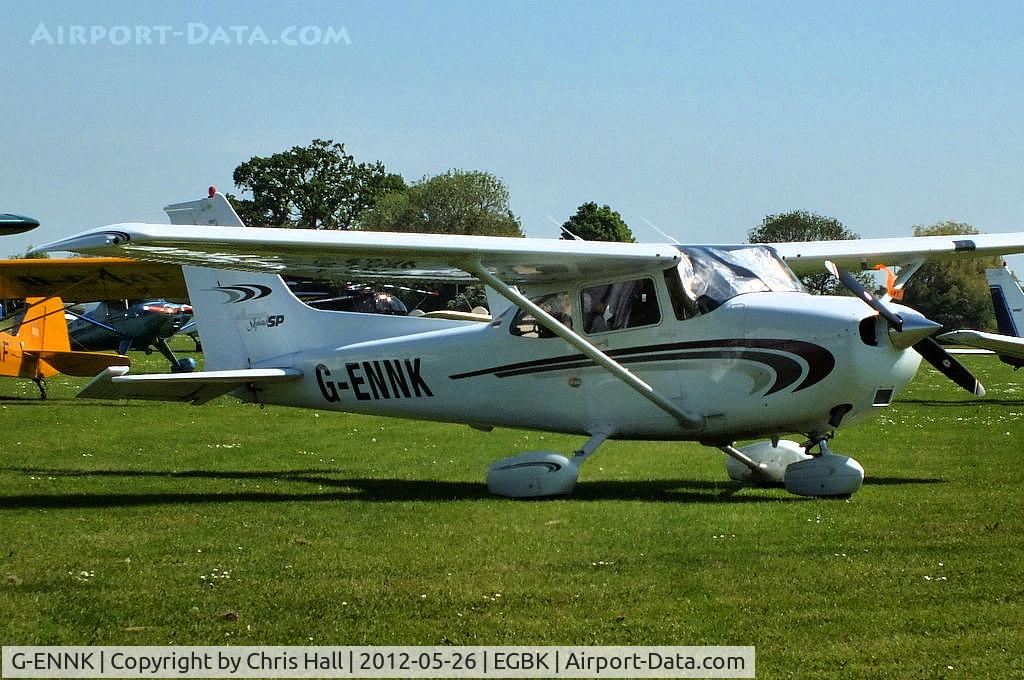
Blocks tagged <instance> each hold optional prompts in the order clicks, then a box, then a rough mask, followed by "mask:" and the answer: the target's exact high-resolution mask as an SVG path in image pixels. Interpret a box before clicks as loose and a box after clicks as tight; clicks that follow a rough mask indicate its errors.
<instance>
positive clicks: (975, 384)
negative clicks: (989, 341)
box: [825, 261, 985, 397]
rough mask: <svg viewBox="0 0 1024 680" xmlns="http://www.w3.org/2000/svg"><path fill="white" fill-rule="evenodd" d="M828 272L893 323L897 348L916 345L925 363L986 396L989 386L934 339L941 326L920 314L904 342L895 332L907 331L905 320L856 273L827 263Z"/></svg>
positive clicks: (972, 390)
mask: <svg viewBox="0 0 1024 680" xmlns="http://www.w3.org/2000/svg"><path fill="white" fill-rule="evenodd" d="M825 269H827V270H828V271H829V273H830V274H832V276H834V277H836V278H837V279H839V280H840V281H841V282H842V284H843V285H844V286H846V287H847V288H848V289H849V290H850V292H852V293H853V294H854V295H856V296H857V297H859V298H860V299H861V300H863V301H864V302H866V303H867V304H868V305H870V307H871V308H872V309H874V310H875V311H876V312H878V313H879V314H881V315H882V317H883V318H884V319H885V320H886V321H887V322H888V323H889V327H890V328H891V329H892V330H890V331H889V336H890V337H891V338H892V340H893V344H894V345H895V346H896V347H899V348H900V349H903V348H906V347H908V346H912V347H913V348H914V349H915V350H917V352H918V354H920V355H921V356H922V357H923V358H924V360H925V361H927V362H928V363H929V364H931V365H932V366H934V367H935V368H936V370H938V371H939V372H940V373H942V374H943V375H944V376H946V377H947V378H949V379H950V380H952V381H953V382H955V383H956V384H957V385H959V386H960V387H962V388H964V389H965V390H967V391H968V392H970V393H971V394H973V395H974V396H976V397H984V396H985V387H984V385H982V384H981V381H980V380H978V379H977V378H975V377H974V376H973V375H972V374H971V372H970V371H968V370H967V369H966V368H965V367H964V365H963V364H961V363H960V362H959V361H957V360H956V359H954V358H953V355H952V354H950V353H949V352H947V351H946V350H945V349H943V347H942V345H940V344H939V343H938V342H937V341H936V340H935V338H933V337H931V334H932V333H934V332H935V331H936V330H938V329H939V327H940V326H939V324H937V323H935V322H933V321H929V320H928V319H926V318H924V317H923V316H920V315H917V318H914V317H910V319H911V321H910V324H909V326H908V328H907V334H906V336H905V337H904V338H902V342H901V341H900V339H899V338H898V336H897V335H896V334H894V333H893V331H896V332H897V333H900V332H902V331H903V326H904V320H903V317H901V316H900V315H898V314H896V313H895V312H893V311H891V310H890V309H889V308H887V307H886V306H885V305H884V304H883V303H882V301H881V300H879V299H878V298H876V297H875V296H874V295H872V294H871V293H870V292H869V291H868V290H867V289H866V288H864V286H862V285H861V283H860V281H858V280H857V279H856V278H854V276H853V275H852V274H850V273H849V272H847V271H844V270H842V269H840V268H839V267H837V266H836V265H835V263H834V262H829V261H826V262H825ZM922 335H926V336H927V337H924V338H921V339H917V338H919V337H920V336H922ZM911 343H913V344H911Z"/></svg>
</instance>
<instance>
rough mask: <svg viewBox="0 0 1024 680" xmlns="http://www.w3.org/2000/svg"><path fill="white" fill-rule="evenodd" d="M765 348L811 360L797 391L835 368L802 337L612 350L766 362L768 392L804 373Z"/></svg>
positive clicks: (553, 361)
mask: <svg viewBox="0 0 1024 680" xmlns="http://www.w3.org/2000/svg"><path fill="white" fill-rule="evenodd" d="M758 350H760V351H758ZM764 350H772V351H775V352H786V353H788V354H793V355H796V356H798V357H800V358H801V359H803V360H804V361H805V362H806V363H807V366H808V371H807V376H806V377H805V378H804V380H803V382H801V383H800V384H799V385H798V386H797V387H796V389H795V390H794V392H798V391H800V390H802V389H805V388H807V387H810V386H811V385H814V384H816V383H818V382H820V381H821V380H823V379H824V378H825V377H826V376H827V375H828V374H829V373H831V372H832V370H833V368H835V357H834V356H833V355H832V353H831V352H829V351H828V350H827V349H825V348H824V347H821V346H820V345H815V344H812V343H809V342H804V341H802V340H708V341H701V342H681V343H668V344H661V345H648V346H643V347H630V348H625V349H619V350H614V351H612V352H609V353H608V354H609V356H611V357H613V358H616V359H617V360H618V361H619V362H620V363H623V364H630V363H646V362H653V361H668V360H684V361H685V360H696V359H743V360H748V361H755V362H757V363H762V364H765V365H767V366H769V367H770V368H771V369H772V370H773V371H775V374H776V379H775V383H774V384H773V385H772V387H771V389H769V390H768V392H766V396H767V395H768V394H773V393H775V392H778V391H779V390H782V389H785V388H786V387H789V386H790V385H792V384H793V383H794V382H796V380H797V379H798V378H799V377H800V375H801V374H802V372H803V369H802V367H801V365H800V364H799V363H798V362H797V361H795V360H794V359H792V358H790V357H786V356H783V355H779V354H773V353H771V352H769V351H764ZM594 365H595V364H594V362H592V361H591V360H590V359H587V358H586V357H584V356H583V355H582V354H570V355H564V356H560V357H551V358H548V359H535V360H532V361H523V362H519V363H515V364H506V365H504V366H496V367H493V368H486V369H481V370H477V371H469V372H466V373H458V374H455V375H452V376H450V378H451V379H452V380H461V379H463V378H473V377H477V376H482V375H492V374H493V375H495V376H496V377H499V378H506V377H510V376H517V375H528V374H531V373H546V372H550V371H560V370H569V369H573V368H585V367H588V366H594Z"/></svg>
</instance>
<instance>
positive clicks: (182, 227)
mask: <svg viewBox="0 0 1024 680" xmlns="http://www.w3.org/2000/svg"><path fill="white" fill-rule="evenodd" d="M167 212H168V214H169V215H170V217H171V221H172V223H173V225H155V224H137V223H132V224H115V225H111V226H107V227H101V228H98V229H94V230H91V231H88V232H84V233H82V234H79V235H77V236H72V237H70V238H67V239H64V240H61V241H56V242H54V243H49V244H47V245H45V246H42V247H40V248H39V249H38V250H40V251H75V252H79V253H86V254H95V255H99V254H116V255H122V256H128V257H134V258H138V259H141V260H151V261H157V262H166V263H175V264H181V265H185V266H184V275H185V278H186V281H187V283H188V288H189V298H190V300H191V302H192V305H193V310H194V313H195V317H196V319H197V320H198V323H199V328H200V331H201V335H202V342H203V348H204V351H205V357H206V365H205V370H204V371H202V372H197V373H190V374H167V375H130V374H128V370H127V369H122V368H116V367H115V368H113V369H110V370H108V371H105V372H104V373H102V374H100V375H99V376H97V377H96V379H94V380H93V381H92V382H91V383H90V384H89V385H88V386H87V387H86V388H85V389H84V390H83V391H82V393H81V394H80V395H79V396H82V397H101V398H142V399H160V400H177V401H189V402H192V403H194V404H201V403H204V402H206V401H208V400H210V399H213V398H215V397H217V396H220V395H222V394H226V393H229V392H230V393H232V394H233V395H234V396H236V397H238V398H240V399H243V400H246V401H252V402H259V403H263V404H280V405H287V406H299V407H305V408H315V409H321V410H323V409H332V410H337V411H350V412H356V413H368V414H377V415H387V416H400V417H404V418H419V419H425V420H438V421H447V422H456V423H466V424H468V425H471V426H473V427H478V428H482V429H490V428H492V427H494V426H507V427H520V428H532V429H539V430H551V431H557V432H565V433H573V434H579V435H584V436H587V437H588V439H587V440H586V442H585V443H584V444H583V445H582V446H581V448H580V449H579V450H578V451H576V452H575V455H574V457H573V458H572V459H569V458H567V457H565V456H563V455H560V454H558V453H554V452H551V451H534V452H526V453H520V454H518V455H513V456H512V457H510V458H506V459H504V460H501V461H498V462H497V463H495V464H493V465H492V466H491V467H490V468H489V470H488V474H487V482H488V487H489V488H490V489H491V491H492V492H494V493H497V494H501V495H506V496H515V497H533V496H545V495H554V494H565V493H569V492H570V491H572V489H573V488H574V486H575V484H576V479H577V475H578V472H579V466H580V464H582V463H583V461H584V460H586V459H587V458H588V457H589V456H590V455H591V454H593V453H594V451H595V450H596V449H597V448H598V446H600V445H601V444H602V443H603V442H604V441H605V440H608V439H655V440H690V441H698V442H701V443H703V444H706V445H708V446H713V447H717V448H719V449H720V450H722V451H723V452H725V453H726V454H727V455H728V456H729V459H727V462H728V463H729V466H728V467H729V472H730V475H731V476H732V477H733V478H735V479H742V480H749V481H753V482H757V483H774V484H785V486H786V488H787V489H789V490H790V491H791V492H793V493H797V494H801V495H809V496H844V495H848V494H851V493H853V492H854V491H856V490H857V489H858V488H859V487H860V485H861V482H862V480H863V476H864V471H863V469H862V468H861V466H860V465H859V464H858V463H857V462H856V461H855V460H853V459H851V458H848V457H846V456H841V455H837V454H834V453H831V452H830V451H829V447H828V443H827V442H828V441H829V439H830V438H831V437H832V434H833V432H834V431H835V430H837V429H839V428H840V427H846V426H848V425H852V424H854V423H856V422H859V421H861V420H863V419H864V418H866V417H868V416H870V415H872V414H874V413H876V412H878V411H879V410H881V409H883V408H885V407H886V406H888V405H889V404H890V403H891V402H892V400H893V398H894V396H895V395H896V394H897V393H898V392H899V391H900V389H902V388H903V387H904V386H905V385H906V384H907V383H908V382H909V381H910V379H911V378H912V377H913V376H914V373H915V372H916V370H917V368H918V365H919V364H920V361H921V358H922V356H923V357H924V358H925V359H927V360H928V361H929V362H931V363H932V364H933V365H935V366H936V367H937V368H938V369H939V370H941V371H943V372H944V373H945V374H946V375H948V376H950V377H951V378H952V379H953V380H954V381H956V382H957V383H958V384H960V385H961V386H963V387H964V388H966V389H968V390H969V391H971V392H972V393H974V394H976V395H979V396H980V395H982V394H983V393H984V390H983V388H982V387H981V385H980V384H979V383H978V381H977V380H975V379H974V377H973V376H972V375H971V374H970V373H969V372H967V371H966V369H964V368H963V367H962V366H960V365H959V364H958V363H957V362H956V361H955V360H954V359H953V358H952V357H951V356H949V354H947V353H946V352H945V350H943V349H942V348H941V347H940V346H939V345H938V343H936V342H935V340H934V339H933V338H932V337H931V335H932V334H933V333H934V332H935V331H936V330H937V329H938V325H937V324H934V323H932V322H930V321H928V320H927V319H925V318H924V317H922V316H921V315H920V314H919V313H917V312H915V311H913V310H912V309H909V308H907V307H903V306H899V305H887V304H886V302H883V301H880V300H877V299H875V298H874V297H873V296H872V295H871V294H870V293H867V292H866V291H864V290H863V289H862V288H860V286H859V285H858V284H857V282H856V279H854V278H853V277H852V276H851V275H850V274H848V273H847V272H846V271H845V270H844V269H843V268H856V269H861V268H869V267H871V266H873V265H874V264H876V263H879V262H885V263H887V264H890V265H902V269H901V278H902V279H903V280H902V281H898V282H897V285H902V283H905V278H906V277H907V276H908V274H905V272H912V271H913V270H914V269H916V268H917V267H918V266H920V264H921V263H922V262H924V261H925V260H928V259H935V258H939V259H941V258H954V257H970V256H974V255H992V254H1006V253H1016V252H1022V251H1024V233H1015V234H992V235H984V236H972V237H962V238H961V237H945V236H937V237H926V238H899V239H878V240H859V241H839V242H812V243H784V244H775V245H774V246H772V247H768V246H758V245H753V246H752V245H726V246H710V245H698V246H676V245H654V244H625V243H599V242H589V241H558V240H544V239H520V238H497V237H474V236H443V235H440V236H439V235H423V234H391V233H378V232H359V231H347V232H345V231H341V232H339V231H307V230H297V229H266V228H240V227H244V225H243V224H242V222H241V220H239V218H238V216H237V215H236V214H235V212H234V211H233V210H232V209H231V206H230V204H229V203H228V202H227V200H226V199H225V198H224V196H223V195H221V194H219V193H216V192H215V190H214V189H213V188H212V187H211V190H210V196H209V198H206V199H202V200H199V201H191V202H188V203H181V204H177V205H172V206H169V207H168V208H167ZM787 265H788V266H787ZM825 266H827V267H828V268H829V269H830V271H832V273H833V274H834V275H836V276H838V277H839V278H840V279H841V280H843V282H844V283H845V284H846V285H847V286H848V287H851V288H852V289H853V290H854V292H855V293H856V294H857V296H858V297H860V298H861V299H857V297H824V296H811V295H809V294H807V293H806V292H804V291H803V289H802V287H801V285H800V282H799V280H798V279H797V277H796V276H795V275H794V271H795V272H798V273H806V272H816V271H821V270H822V267H825ZM284 273H287V274H291V275H297V276H310V277H317V276H319V277H321V278H324V277H326V276H330V277H333V278H343V279H345V280H359V279H368V280H394V279H434V280H438V279H443V280H452V281H469V280H473V279H477V280H480V281H483V282H484V283H485V284H487V286H488V294H489V296H490V303H491V305H490V306H491V310H492V312H493V317H492V319H491V320H490V321H489V322H485V323H481V322H478V321H462V320H453V319H438V318H414V317H398V316H383V315H374V314H360V313H352V312H337V311H322V310H316V309H313V308H311V307H308V306H306V305H304V304H303V303H302V302H300V301H299V300H298V299H297V298H295V296H293V295H292V294H291V292H290V291H289V290H288V288H287V286H285V285H284V283H283V281H282V280H281V278H280V277H279V276H278V274H284ZM792 433H799V434H801V435H803V437H805V438H806V440H807V441H806V443H804V444H797V443H795V442H792V441H784V440H780V438H781V437H782V436H784V435H787V434H792ZM754 438H762V439H763V440H764V441H760V442H756V443H753V444H749V445H746V446H741V447H737V446H736V442H737V441H738V440H749V439H754Z"/></svg>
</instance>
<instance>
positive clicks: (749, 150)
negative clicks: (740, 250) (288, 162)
mask: <svg viewBox="0 0 1024 680" xmlns="http://www.w3.org/2000/svg"><path fill="white" fill-rule="evenodd" d="M4 19H5V20H4V22H3V24H2V25H0V75H2V82H3V83H4V94H5V97H4V100H5V104H4V106H3V107H0V144H2V146H0V150H2V158H3V163H2V165H0V212H18V213H23V214H28V215H31V216H34V217H36V218H37V219H39V220H40V221H41V222H43V224H44V226H43V227H42V228H40V229H39V230H37V231H36V232H33V233H30V234H25V235H23V236H17V237H7V238H6V239H5V243H3V244H0V255H6V254H8V253H15V252H19V251H21V250H22V249H23V248H24V246H25V245H26V244H27V243H30V242H31V243H36V244H38V243H41V242H44V241H48V240H51V239H54V238H57V237H60V236H64V235H67V234H70V233H73V232H76V231H79V230H82V229H86V228H90V227H94V226H99V225H102V224H107V223H111V222H120V221H133V220H140V221H157V222H162V221H164V217H163V214H162V212H161V208H162V207H163V206H164V205H166V204H167V203H171V202H176V201H182V200H189V199H191V198H198V197H201V196H203V195H204V194H205V191H206V187H207V186H208V185H210V184H216V185H217V186H218V187H219V188H221V189H222V190H227V191H233V190H234V187H233V186H232V182H231V173H232V171H233V169H234V168H235V166H237V165H238V164H239V163H241V162H243V161H245V160H247V159H248V158H250V157H251V156H253V155H267V154H270V153H273V152H276V151H280V150H284V149H286V148H289V147H291V146H293V145H304V144H307V143H308V142H309V141H310V140H311V139H313V138H316V137H321V138H329V139H334V140H336V141H339V142H344V143H345V144H346V146H347V148H348V149H349V151H351V152H352V153H354V154H355V155H356V157H357V159H358V160H364V161H372V160H380V161H382V162H383V163H384V164H385V166H386V167H387V168H388V169H389V170H390V171H392V172H399V173H401V174H402V175H404V176H405V177H406V178H408V179H416V178H419V177H421V176H423V175H427V174H435V173H439V172H444V171H445V170H447V169H449V168H463V169H474V170H475V169H479V170H487V171H490V172H493V173H495V174H496V175H498V176H499V177H501V178H502V179H503V180H504V181H505V182H506V183H507V184H508V186H509V189H510V191H511V195H512V207H513V210H514V211H515V212H516V214H518V215H519V216H520V217H521V218H522V221H523V225H524V227H525V229H526V231H527V233H528V234H530V235H532V236H554V235H555V226H554V225H553V224H552V223H551V221H550V220H549V219H548V216H550V217H552V218H554V219H555V220H556V221H558V222H562V221H564V220H565V219H566V218H567V217H568V216H569V215H570V214H571V213H572V212H574V211H575V208H576V206H578V205H579V204H580V203H583V202H586V201H597V202H598V203H608V204H610V205H611V206H612V207H613V208H615V209H616V210H618V211H620V212H621V213H622V215H623V217H624V218H625V219H626V221H627V222H628V223H629V224H630V225H631V227H632V228H633V230H634V232H635V233H636V234H637V236H638V237H639V238H640V239H641V240H661V237H660V236H658V235H657V234H656V233H655V232H654V231H653V230H651V229H650V228H649V227H647V225H646V224H645V222H644V218H646V219H647V220H650V221H651V222H653V223H654V224H656V225H657V226H658V227H660V228H661V229H662V230H664V231H666V232H668V233H670V234H672V235H673V236H675V237H677V238H678V239H679V240H680V241H683V242H707V241H715V242H734V241H742V240H743V239H744V238H745V234H746V231H747V230H748V229H749V228H751V227H753V226H755V225H756V224H758V223H759V221H760V220H761V218H762V217H763V216H764V215H765V214H768V213H775V212H783V211H787V210H793V209H805V210H813V211H816V212H820V213H823V214H826V215H829V216H833V217H836V218H838V219H840V220H841V221H842V222H843V223H844V224H846V225H847V226H848V227H849V228H850V229H852V230H854V231H856V232H859V233H860V234H861V235H862V236H865V237H876V236H902V235H908V234H909V233H910V230H911V227H912V225H914V224H929V223H932V222H936V221H939V220H945V219H954V220H958V221H965V222H968V223H971V224H973V225H974V226H976V227H977V228H979V229H980V230H982V231H987V232H998V231H1016V230H1024V201H1022V200H1021V187H1022V186H1024V126H1022V122H1021V118H1022V114H1024V50H1022V49H1021V44H1022V36H1024V5H1021V4H1020V3H1005V4H1003V3H940V2H927V3H877V4H876V3H868V2H863V3H831V2H807V3H794V2H781V3H778V2H776V3H745V2H701V3H696V2H694V3H687V2H670V3H635V2H634V3H628V4H625V3H623V4H618V3H605V2H585V3H573V2H552V3H539V2H537V3H535V2H529V3H497V2H476V3H466V2H460V3H454V2H453V3H443V2H436V3H419V2H398V3H379V2H378V3H342V2H327V3H316V2H310V3H304V4H302V5H301V6H297V7H295V8H292V7H285V6H283V5H281V4H280V3H247V4H246V5H245V6H243V5H241V4H238V5H236V6H233V5H230V4H228V3H219V4H216V5H215V4H213V3H211V4H210V5H203V4H196V5H191V6H184V5H182V6H177V5H174V6H170V5H169V4H151V5H150V4H147V3H139V2H133V3H117V2H106V3H96V4H95V5H93V4H86V3H74V4H68V5H62V4H59V3H48V2H39V3H34V4H32V5H28V4H25V5H18V6H13V7H8V8H7V9H6V10H5V12H4ZM189 24H196V25H201V26H202V27H204V28H205V29H206V30H207V31H209V32H210V33H211V34H212V32H213V31H215V30H216V29H217V27H223V29H225V30H226V31H228V32H229V34H230V36H231V39H232V41H233V42H237V41H235V39H234V34H233V33H231V29H230V27H232V26H246V27H247V29H246V30H245V31H243V32H242V34H243V40H242V42H243V43H245V42H247V41H248V40H249V39H250V38H251V37H252V35H253V32H254V31H255V29H256V27H259V28H260V29H261V30H262V31H263V33H264V34H265V35H266V36H267V37H268V39H270V40H275V39H279V38H281V37H282V32H283V31H285V29H287V28H288V27H290V26H296V27H299V28H301V27H305V26H311V27H314V28H316V29H319V30H321V31H325V30H327V29H328V28H333V29H341V28H344V31H345V34H346V35H347V36H348V39H349V43H347V44H346V43H345V42H344V41H341V42H338V43H337V44H332V45H309V46H303V45H299V46H287V45H283V44H277V45H265V44H254V45H248V44H210V41H209V40H207V41H198V42H199V44H188V40H187V29H188V26H189ZM40 25H42V26H43V27H44V28H45V30H46V32H47V33H48V34H49V35H50V36H51V37H53V38H54V39H55V40H56V38H57V35H58V31H59V30H60V29H61V28H63V29H64V30H65V31H67V30H69V29H68V27H70V26H73V25H79V26H85V27H93V26H98V27H100V28H101V29H103V30H107V31H111V30H112V29H113V27H117V26H129V27H133V28H132V31H133V33H132V36H133V39H134V36H135V35H137V34H136V33H134V31H135V29H134V27H136V26H143V27H151V28H152V27H159V26H170V27H172V28H173V29H174V30H177V31H182V32H185V33H186V37H183V38H177V39H175V38H168V39H167V40H166V44H163V45H160V44H151V45H135V44H133V43H129V44H127V45H116V44H112V41H111V40H109V39H101V40H99V41H98V42H97V44H86V45H69V44H63V45H61V44H46V43H47V41H46V40H37V41H36V44H34V45H33V44H30V42H31V40H32V38H33V36H34V35H37V33H38V31H39V26H40ZM195 30H196V31H199V32H201V30H202V29H198V28H197V29H195ZM152 35H153V34H152V33H151V36H152ZM292 35H293V36H294V34H292ZM65 42H66V40H65Z"/></svg>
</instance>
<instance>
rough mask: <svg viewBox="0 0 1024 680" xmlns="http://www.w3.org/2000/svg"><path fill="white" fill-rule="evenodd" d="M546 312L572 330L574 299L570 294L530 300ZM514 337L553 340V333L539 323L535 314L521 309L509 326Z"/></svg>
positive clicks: (538, 297)
mask: <svg viewBox="0 0 1024 680" xmlns="http://www.w3.org/2000/svg"><path fill="white" fill-rule="evenodd" d="M530 301H531V302H533V303H534V304H536V305H537V306H538V307H540V308H541V309H543V310H544V311H545V312H547V313H548V314H550V315H551V316H553V317H555V319H557V320H558V321H559V322H561V323H562V324H564V325H566V326H568V327H569V328H572V298H570V297H569V293H566V292H561V293H548V294H547V295H539V296H537V297H535V298H532V299H531V300H530ZM509 331H510V332H511V333H512V335H515V336H518V337H521V338H553V337H555V334H554V333H552V332H551V331H550V330H549V329H548V328H547V327H546V326H544V325H542V324H540V323H538V322H537V319H535V318H534V316H533V314H532V313H530V312H528V311H526V310H525V309H520V310H519V311H518V312H516V315H515V317H513V319H512V323H511V324H510V325H509Z"/></svg>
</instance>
